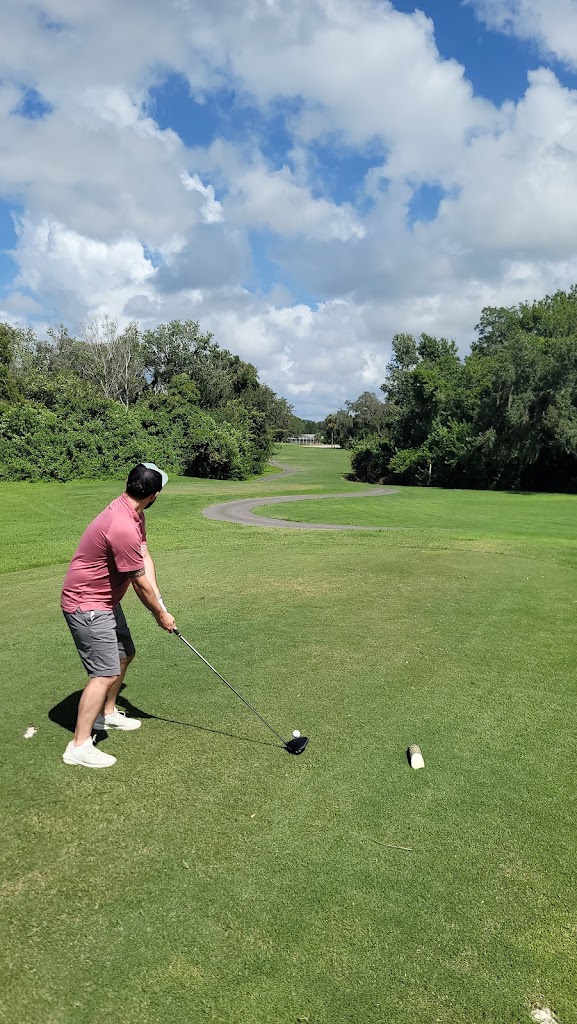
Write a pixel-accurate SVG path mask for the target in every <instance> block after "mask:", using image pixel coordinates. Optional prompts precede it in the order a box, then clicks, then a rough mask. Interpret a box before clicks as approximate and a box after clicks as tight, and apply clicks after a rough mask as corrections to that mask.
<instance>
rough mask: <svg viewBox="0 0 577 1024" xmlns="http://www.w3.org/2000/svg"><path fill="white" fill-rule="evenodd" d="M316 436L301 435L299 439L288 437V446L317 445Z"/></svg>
mask: <svg viewBox="0 0 577 1024" xmlns="http://www.w3.org/2000/svg"><path fill="white" fill-rule="evenodd" d="M316 443H317V435H316V434H299V436H298V437H287V444H316Z"/></svg>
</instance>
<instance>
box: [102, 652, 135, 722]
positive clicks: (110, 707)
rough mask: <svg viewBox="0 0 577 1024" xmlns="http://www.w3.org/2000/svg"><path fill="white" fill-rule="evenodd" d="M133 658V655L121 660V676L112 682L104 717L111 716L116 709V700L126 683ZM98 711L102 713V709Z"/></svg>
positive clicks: (107, 695) (106, 700)
mask: <svg viewBox="0 0 577 1024" xmlns="http://www.w3.org/2000/svg"><path fill="white" fill-rule="evenodd" d="M133 658H134V655H132V656H131V657H130V658H121V659H120V675H119V676H114V677H113V679H112V681H111V682H110V686H109V687H108V690H107V693H106V698H105V704H104V711H103V712H102V713H103V714H104V715H111V714H112V712H113V711H114V708H115V707H116V698H117V697H118V694H119V693H120V688H121V686H122V684H123V682H124V676H125V675H126V669H127V668H128V666H129V665H130V662H131V661H132V659H133ZM98 710H99V711H100V710H101V709H100V708H99V709H98Z"/></svg>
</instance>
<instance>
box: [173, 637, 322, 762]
mask: <svg viewBox="0 0 577 1024" xmlns="http://www.w3.org/2000/svg"><path fill="white" fill-rule="evenodd" d="M172 632H173V633H174V635H175V636H177V637H178V639H179V640H182V642H183V644H186V646H187V647H189V648H190V650H191V651H192V652H193V653H194V654H196V656H197V658H200V660H201V661H203V662H204V664H205V665H207V666H208V668H209V669H210V670H211V672H214V674H215V676H218V678H219V679H220V680H221V682H223V683H224V684H225V686H228V688H229V690H232V692H233V693H236V695H237V697H238V698H239V699H240V700H241V701H242V702H243V704H246V706H247V708H250V710H251V711H252V712H253V714H255V715H256V717H257V718H258V719H259V720H260V721H261V722H262V724H263V725H266V727H267V729H270V731H271V732H272V733H273V734H274V735H275V736H276V738H277V739H279V740H280V741H281V743H282V745H283V747H284V749H285V750H286V751H287V752H288V753H289V754H302V752H303V750H304V749H305V747H306V745H307V743H308V737H307V736H300V735H297V736H294V735H293V739H292V740H283V738H282V736H281V735H280V733H278V732H277V731H276V729H273V727H272V725H269V724H268V722H267V721H266V720H265V719H264V718H263V717H262V715H259V713H258V711H256V710H255V709H254V708H253V706H252V704H249V702H248V701H247V700H245V698H244V697H243V696H242V694H241V693H239V692H238V690H235V688H234V686H232V685H231V684H230V683H229V682H227V680H226V679H225V678H224V676H221V674H220V672H217V670H216V669H215V668H214V666H213V665H211V664H210V661H207V660H206V658H203V656H202V654H201V653H200V651H197V649H196V647H193V646H192V644H191V643H189V641H188V640H187V639H186V637H184V636H183V635H182V633H181V632H179V630H178V629H173V630H172Z"/></svg>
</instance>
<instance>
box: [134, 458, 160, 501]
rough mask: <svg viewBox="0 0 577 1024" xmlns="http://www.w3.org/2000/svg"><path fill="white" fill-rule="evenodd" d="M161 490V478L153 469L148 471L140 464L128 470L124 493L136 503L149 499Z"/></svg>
mask: <svg viewBox="0 0 577 1024" xmlns="http://www.w3.org/2000/svg"><path fill="white" fill-rule="evenodd" d="M161 490H162V477H161V475H160V473H157V472H156V470H155V469H148V468H147V466H143V465H142V463H140V464H139V465H138V466H135V467H134V469H131V470H130V473H129V474H128V480H127V481H126V493H127V494H129V495H130V497H131V498H135V499H136V501H142V499H143V498H149V497H150V495H151V494H158V492H159V491H161Z"/></svg>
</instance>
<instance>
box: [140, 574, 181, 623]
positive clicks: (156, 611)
mask: <svg viewBox="0 0 577 1024" xmlns="http://www.w3.org/2000/svg"><path fill="white" fill-rule="evenodd" d="M129 576H130V582H131V583H132V586H133V589H134V591H135V593H136V596H137V597H138V599H139V600H140V601H142V603H143V605H144V607H145V608H148V610H149V612H152V614H153V615H154V618H155V619H156V621H157V622H158V625H159V626H162V628H163V629H166V630H168V632H169V633H170V632H171V631H172V630H173V629H174V626H175V620H174V616H173V615H171V614H170V612H167V611H165V609H163V607H162V605H161V604H160V601H159V600H158V597H157V595H156V593H155V591H154V587H153V585H152V583H151V582H150V580H149V579H148V577H147V575H146V571H145V569H136V571H135V572H131V573H129Z"/></svg>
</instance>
